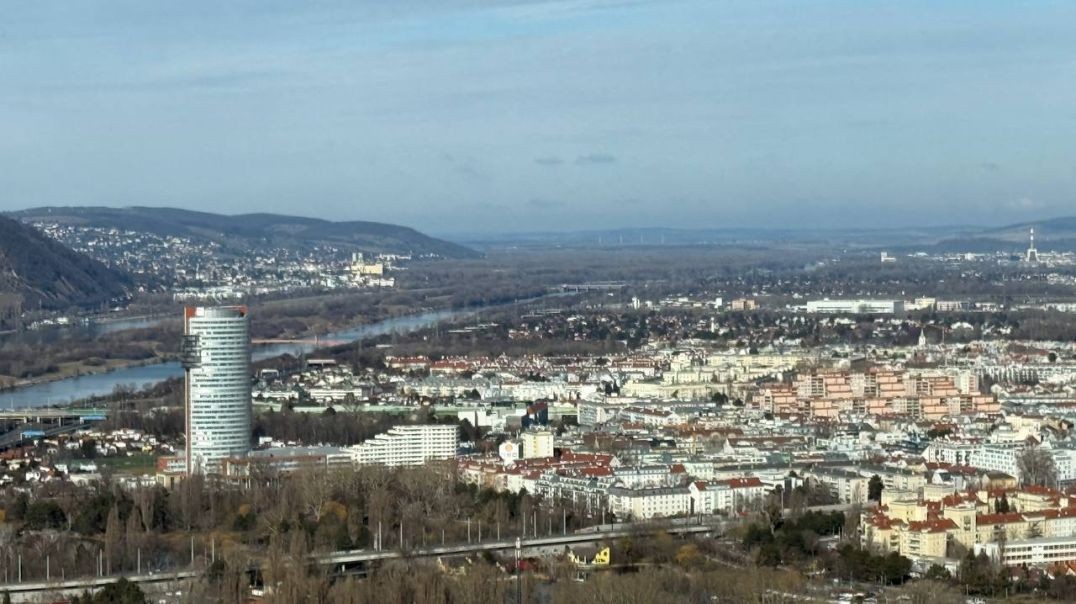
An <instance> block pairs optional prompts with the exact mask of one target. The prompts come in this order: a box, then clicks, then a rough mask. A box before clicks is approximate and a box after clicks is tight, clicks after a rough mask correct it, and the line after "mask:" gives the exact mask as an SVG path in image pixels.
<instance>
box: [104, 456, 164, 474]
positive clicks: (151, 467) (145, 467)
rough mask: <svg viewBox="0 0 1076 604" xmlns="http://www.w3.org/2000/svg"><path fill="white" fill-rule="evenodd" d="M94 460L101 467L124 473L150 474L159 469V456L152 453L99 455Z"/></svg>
mask: <svg viewBox="0 0 1076 604" xmlns="http://www.w3.org/2000/svg"><path fill="white" fill-rule="evenodd" d="M94 461H95V462H96V463H97V467H98V468H99V469H102V470H103V469H105V468H108V469H110V470H112V471H113V472H116V473H122V474H149V473H151V472H154V471H155V470H156V469H157V456H156V455H153V454H152V453H135V454H133V455H130V456H127V455H114V456H112V457H98V458H96V459H94Z"/></svg>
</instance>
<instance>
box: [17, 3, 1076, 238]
mask: <svg viewBox="0 0 1076 604" xmlns="http://www.w3.org/2000/svg"><path fill="white" fill-rule="evenodd" d="M1073 22H1076V6H1074V5H1072V4H1069V3H1052V2H1041V3H1034V4H1020V5H1017V4H1013V3H1004V2H996V1H988V2H978V3H974V4H972V3H959V4H957V3H932V2H885V3H869V4H867V3H861V2H854V1H852V0H840V1H831V2H824V3H810V4H793V3H774V2H758V1H730V2H714V1H695V0H661V1H656V0H637V1H633V0H579V1H568V0H560V1H557V0H550V1H538V0H530V1H528V0H514V1H492V0H406V1H397V2H382V1H372V0H371V1H360V2H343V1H339V2H337V1H324V2H318V3H316V5H311V4H308V3H292V2H283V1H279V2H277V1H270V2H239V3H228V4H227V5H219V4H218V3H209V2H203V1H201V0H194V1H191V2H185V3H181V4H175V5H170V4H152V5H150V4H145V3H135V2H98V1H91V2H81V3H66V4H62V5H46V4H41V3H24V4H11V5H9V6H6V7H5V19H4V20H3V22H2V23H0V79H3V81H4V82H5V86H3V87H2V88H0V131H2V132H3V133H4V134H3V136H2V137H0V165H3V166H4V169H3V170H0V193H2V195H0V211H8V210H17V209H23V208H28V207H34V206H44V205H107V206H128V205H149V206H172V207H183V208H188V209H192V210H203V211H211V212H224V213H229V214H236V213H247V212H273V213H279V214H295V215H304V216H318V217H322V218H327V219H331V220H370V221H378V222H390V223H397V224H403V225H407V226H412V227H415V228H417V229H419V230H422V231H425V232H430V233H434V234H452V233H482V232H494V231H502V230H503V231H510V232H528V231H530V232H533V231H560V230H602V229H610V228H632V227H646V226H661V227H670V228H697V229H709V228H737V227H741V228H758V227H763V228H765V227H772V228H829V227H848V226H862V227H864V228H885V227H891V226H913V225H919V226H931V225H946V224H953V225H1001V224H1007V223H1013V222H1020V221H1024V220H1034V219H1040V218H1048V217H1054V216H1063V215H1072V214H1076V204H1074V203H1073V202H1072V201H1071V200H1070V198H1069V196H1070V195H1071V193H1070V192H1071V191H1073V190H1076V159H1074V158H1076V137H1073V136H1072V133H1073V132H1076V115H1074V114H1073V113H1072V111H1071V107H1073V106H1076V78H1073V77H1072V75H1073V71H1074V70H1076V63H1074V62H1073V59H1072V57H1073V56H1076V39H1074V37H1073V36H1072V35H1071V23H1073Z"/></svg>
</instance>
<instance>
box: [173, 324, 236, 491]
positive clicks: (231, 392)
mask: <svg viewBox="0 0 1076 604" xmlns="http://www.w3.org/2000/svg"><path fill="white" fill-rule="evenodd" d="M183 335H184V338H183V353H182V357H183V358H182V363H183V367H184V369H185V370H186V384H185V386H184V387H185V396H186V414H187V451H186V462H187V471H188V472H191V473H209V474H212V473H217V472H219V471H220V461H221V460H222V459H224V458H226V457H230V456H236V455H245V454H247V453H248V452H249V451H250V423H251V419H250V414H251V411H250V386H251V382H250V379H251V378H250V375H251V374H250V318H249V316H248V313H247V308H246V307H245V306H224V307H213V308H207V307H188V308H187V309H186V311H185V312H184V321H183Z"/></svg>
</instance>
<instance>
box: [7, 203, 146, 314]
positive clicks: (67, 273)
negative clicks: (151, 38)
mask: <svg viewBox="0 0 1076 604" xmlns="http://www.w3.org/2000/svg"><path fill="white" fill-rule="evenodd" d="M131 283H132V281H131V279H130V277H129V276H128V275H125V274H123V273H121V272H118V271H115V270H112V269H110V268H108V267H106V266H105V265H104V264H101V263H100V262H98V261H97V260H94V259H93V258H90V257H89V256H85V255H83V254H80V253H78V252H76V251H74V250H71V249H68V248H67V247H64V246H63V244H61V243H58V242H56V241H53V240H52V239H50V238H49V237H46V236H45V235H44V234H42V233H41V232H40V231H38V230H37V229H35V228H33V227H31V226H28V225H25V224H22V223H20V222H18V221H16V220H12V219H10V218H6V217H4V216H0V298H3V299H9V300H10V299H11V298H12V297H17V298H21V301H22V308H24V309H37V308H39V307H40V308H46V309H65V308H69V307H72V306H77V307H83V308H86V307H94V306H102V305H107V304H109V303H111V302H114V301H117V300H119V299H122V298H124V297H126V294H127V288H128V287H130V285H131Z"/></svg>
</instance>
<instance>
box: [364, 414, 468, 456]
mask: <svg viewBox="0 0 1076 604" xmlns="http://www.w3.org/2000/svg"><path fill="white" fill-rule="evenodd" d="M459 443H460V437H459V428H458V427H457V426H455V425H448V426H445V425H440V424H422V425H417V426H396V427H395V428H390V429H389V431H388V432H383V433H381V434H378V435H377V436H375V437H373V438H371V439H369V440H367V441H366V442H364V443H361V444H358V445H355V446H354V447H351V448H350V449H349V451H350V452H351V459H352V460H354V461H355V463H358V464H380V465H385V466H419V465H422V464H424V463H426V462H427V461H431V460H436V459H453V458H455V457H456V450H457V449H458V448H459Z"/></svg>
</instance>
